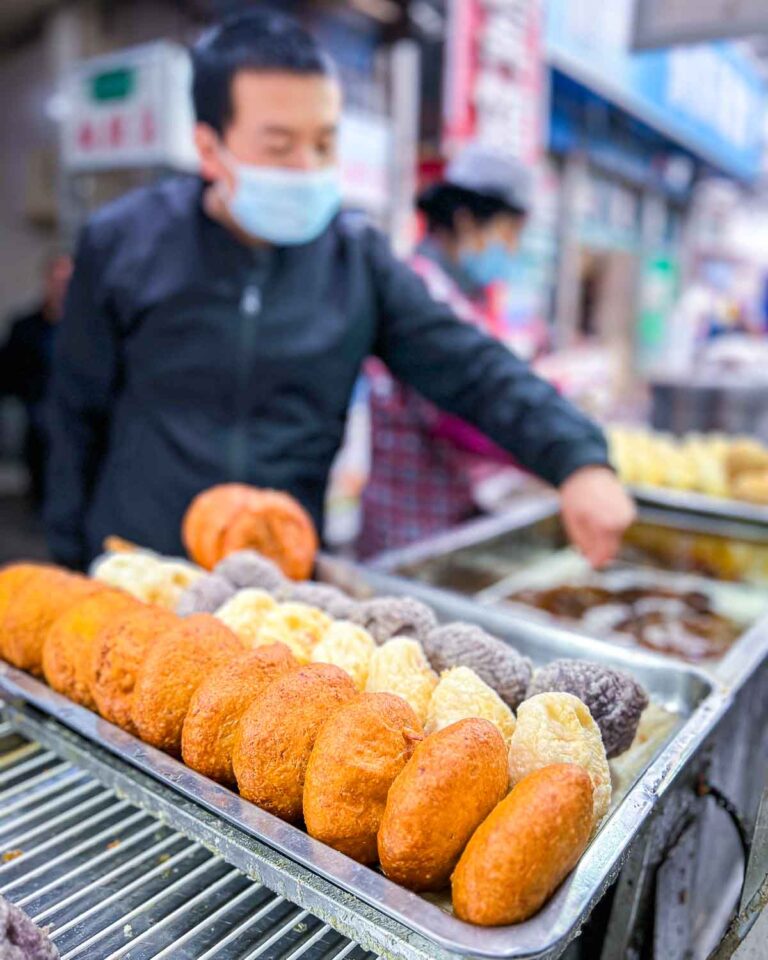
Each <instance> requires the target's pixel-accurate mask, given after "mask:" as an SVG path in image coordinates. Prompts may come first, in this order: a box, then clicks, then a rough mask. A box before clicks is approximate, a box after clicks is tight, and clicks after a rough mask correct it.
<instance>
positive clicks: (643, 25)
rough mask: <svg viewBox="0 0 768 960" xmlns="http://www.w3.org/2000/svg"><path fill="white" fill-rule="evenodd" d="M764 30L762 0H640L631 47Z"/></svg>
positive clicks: (767, 23)
mask: <svg viewBox="0 0 768 960" xmlns="http://www.w3.org/2000/svg"><path fill="white" fill-rule="evenodd" d="M761 33H768V4H766V2H765V0H640V2H639V3H638V4H637V9H636V12H635V25H634V34H633V41H632V45H633V47H634V49H635V50H647V49H650V48H652V47H671V46H673V45H674V44H679V43H701V42H702V41H703V40H721V39H725V38H727V37H743V36H748V35H749V34H761Z"/></svg>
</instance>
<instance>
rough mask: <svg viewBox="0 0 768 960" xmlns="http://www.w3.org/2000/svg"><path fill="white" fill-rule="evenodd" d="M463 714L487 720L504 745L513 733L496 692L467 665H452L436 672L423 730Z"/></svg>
mask: <svg viewBox="0 0 768 960" xmlns="http://www.w3.org/2000/svg"><path fill="white" fill-rule="evenodd" d="M467 717H483V718H484V719H486V720H490V722H491V723H492V724H493V725H494V726H495V727H497V728H498V730H499V733H500V734H501V735H502V737H504V742H505V743H507V744H508V743H509V741H510V739H511V737H512V734H513V733H514V732H515V715H514V713H512V711H511V710H510V709H509V707H508V706H507V705H506V703H504V701H503V700H502V699H501V697H500V696H499V695H498V693H496V691H495V690H492V689H491V688H490V687H489V686H488V684H487V683H483V681H482V680H481V679H480V677H478V675H477V674H476V673H475V671H474V670H470V669H469V667H453V668H452V669H450V670H445V671H444V672H443V673H441V674H440V682H439V683H438V685H437V686H436V687H435V689H434V690H433V691H432V697H431V699H430V701H429V709H428V711H427V722H426V724H425V725H424V729H425V730H426V732H427V733H435V731H437V730H442V729H443V727H448V726H450V725H451V724H452V723H456V721H457V720H464V719H465V718H467Z"/></svg>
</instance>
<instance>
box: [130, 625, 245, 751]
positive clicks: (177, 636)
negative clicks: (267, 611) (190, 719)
mask: <svg viewBox="0 0 768 960" xmlns="http://www.w3.org/2000/svg"><path fill="white" fill-rule="evenodd" d="M244 652H245V648H244V647H243V645H242V644H241V643H240V641H239V640H238V639H237V637H236V636H235V635H234V633H232V631H231V630H230V629H229V628H228V627H225V626H224V624H223V623H221V622H220V621H219V620H217V619H216V618H215V617H212V616H211V615H210V614H209V613H193V614H192V615H191V616H189V617H184V618H182V619H181V620H180V622H179V623H177V624H176V625H175V626H174V627H172V628H171V629H170V630H168V631H167V632H166V633H165V636H164V637H163V638H162V639H160V640H158V641H157V643H155V644H154V645H153V646H152V647H150V649H149V650H148V651H147V654H146V657H145V658H144V662H143V663H142V665H141V667H140V668H139V672H138V674H137V676H136V685H135V687H134V688H133V698H132V700H131V719H132V720H133V723H134V726H135V727H136V731H137V733H138V735H139V736H140V737H141V739H142V740H143V741H144V742H145V743H149V744H151V745H152V746H153V747H158V749H160V750H167V751H168V752H169V753H172V754H174V755H176V756H178V755H180V754H181V731H182V728H183V726H184V718H185V717H186V715H187V710H188V709H189V702H190V700H191V699H192V695H193V694H194V692H195V690H196V689H197V688H198V687H199V686H200V684H201V683H202V682H203V680H205V678H206V677H207V676H209V675H210V674H211V672H212V671H213V670H215V669H216V668H217V667H220V666H222V665H223V664H225V663H227V661H229V660H233V659H235V657H238V656H242V655H243V653H244Z"/></svg>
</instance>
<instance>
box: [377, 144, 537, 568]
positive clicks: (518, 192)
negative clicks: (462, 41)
mask: <svg viewBox="0 0 768 960" xmlns="http://www.w3.org/2000/svg"><path fill="white" fill-rule="evenodd" d="M531 193H532V183H531V176H530V173H529V171H528V170H527V169H526V168H525V167H524V166H523V165H522V164H520V163H518V162H516V161H515V160H512V159H510V158H508V157H505V156H504V155H502V154H499V153H497V152H496V151H494V150H492V149H490V148H487V147H483V146H481V145H479V144H471V145H469V146H467V147H465V148H464V149H463V150H462V151H461V153H459V154H458V155H457V156H456V157H455V158H454V159H453V160H452V161H451V163H450V164H449V165H448V167H447V169H446V173H445V179H444V181H443V182H441V183H437V184H434V185H432V186H430V187H428V188H427V189H426V190H425V191H424V192H423V193H422V194H421V195H420V197H419V198H418V208H419V210H420V211H421V212H422V213H423V214H424V216H425V218H426V234H425V237H424V239H423V240H422V242H421V243H420V244H419V246H418V248H417V250H416V253H415V255H414V256H413V257H412V258H411V261H410V265H411V267H412V268H413V269H414V270H415V271H416V273H418V274H419V276H421V277H422V279H423V280H424V282H425V283H426V285H427V289H428V290H429V293H430V294H431V296H433V297H434V298H435V299H436V300H439V301H442V302H444V303H446V304H447V305H448V306H449V307H450V308H451V309H452V310H453V312H454V313H455V314H456V316H457V317H459V318H460V319H461V320H463V321H465V322H466V323H470V324H474V325H475V326H477V327H479V328H480V329H483V330H485V331H486V332H488V333H490V332H491V329H492V324H491V321H490V317H489V316H488V314H487V311H486V309H485V307H486V304H485V300H484V295H485V294H486V291H487V289H488V287H489V286H490V285H491V284H493V283H498V282H503V281H504V280H506V279H507V278H508V277H509V276H510V274H511V272H512V266H513V258H514V256H515V254H516V252H517V249H518V246H519V243H520V235H521V233H522V230H523V228H524V226H525V221H526V217H527V215H528V212H529V210H530V206H531ZM366 375H367V376H368V380H369V384H370V412H371V473H370V476H369V479H368V485H367V486H366V488H365V491H364V493H363V523H362V529H361V534H360V540H359V544H358V552H359V554H360V556H361V557H363V558H365V557H369V556H372V555H373V554H376V553H379V552H381V551H383V550H392V549H395V548H397V547H402V546H405V545H406V544H408V543H414V542H416V541H418V540H421V539H423V538H425V537H428V536H431V535H433V534H436V533H439V532H440V531H442V530H446V529H449V528H450V527H453V526H456V525H457V524H459V523H461V522H463V521H466V520H469V519H470V518H471V517H473V516H475V515H476V514H477V513H478V507H477V496H476V488H477V485H478V483H479V482H482V480H483V479H484V478H485V477H487V476H488V474H489V472H493V471H494V470H496V469H498V468H499V467H500V466H502V465H509V464H510V463H511V462H512V461H511V458H510V456H509V454H507V453H506V451H504V450H502V449H501V448H500V447H498V446H497V445H496V444H494V443H493V442H492V441H490V440H489V439H488V438H487V437H485V436H484V435H483V434H481V433H479V432H478V431H476V430H475V429H474V428H472V427H471V426H469V425H468V424H467V423H465V422H464V421H462V420H460V419H458V418H457V417H453V416H451V415H450V414H445V413H442V412H441V411H440V410H439V409H438V408H437V407H435V406H434V405H433V404H432V403H430V402H429V401H428V400H425V399H424V398H423V397H422V396H421V395H420V394H419V393H418V392H417V391H416V390H413V389H412V388H410V387H408V386H406V385H405V384H403V383H400V382H399V381H397V380H396V379H394V377H392V376H391V375H390V374H389V372H388V370H387V368H386V367H385V366H384V364H383V363H382V362H381V361H379V360H376V359H373V360H371V361H369V363H368V364H367V365H366Z"/></svg>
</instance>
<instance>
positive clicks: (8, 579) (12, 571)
mask: <svg viewBox="0 0 768 960" xmlns="http://www.w3.org/2000/svg"><path fill="white" fill-rule="evenodd" d="M42 568H43V564H41V563H11V564H8V566H5V567H3V568H2V569H0V657H2V658H3V659H5V644H4V638H5V631H4V630H3V623H4V621H5V614H6V612H7V610H8V606H9V605H10V603H11V601H12V600H13V598H14V597H15V596H16V594H17V593H18V592H19V590H21V588H22V586H23V584H24V583H25V582H26V581H27V579H28V578H29V577H31V576H32V575H33V574H34V573H35V572H36V571H37V570H40V569H42ZM48 569H50V568H48Z"/></svg>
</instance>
